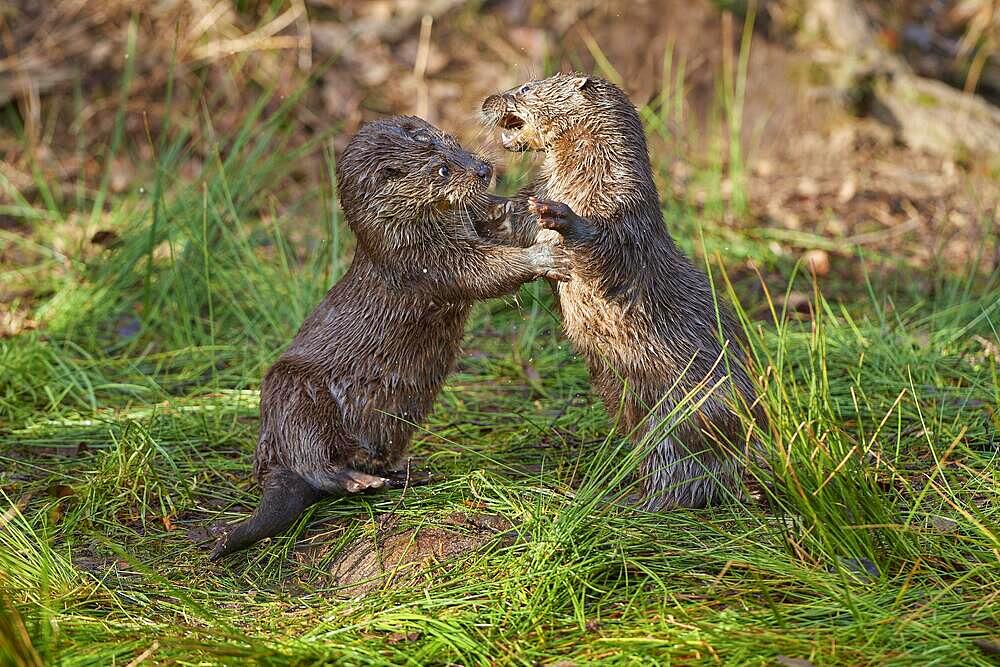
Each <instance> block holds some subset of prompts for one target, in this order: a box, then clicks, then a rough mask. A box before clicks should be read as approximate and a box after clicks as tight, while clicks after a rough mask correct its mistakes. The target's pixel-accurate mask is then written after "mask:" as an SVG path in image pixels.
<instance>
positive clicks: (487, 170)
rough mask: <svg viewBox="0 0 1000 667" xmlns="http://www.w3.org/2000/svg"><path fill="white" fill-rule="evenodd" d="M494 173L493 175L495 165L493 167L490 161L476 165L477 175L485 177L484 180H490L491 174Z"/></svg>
mask: <svg viewBox="0 0 1000 667" xmlns="http://www.w3.org/2000/svg"><path fill="white" fill-rule="evenodd" d="M492 175H493V167H491V166H490V165H489V164H488V163H486V162H480V163H479V165H478V166H476V176H478V177H479V178H481V179H483V180H484V181H488V180H490V176H492Z"/></svg>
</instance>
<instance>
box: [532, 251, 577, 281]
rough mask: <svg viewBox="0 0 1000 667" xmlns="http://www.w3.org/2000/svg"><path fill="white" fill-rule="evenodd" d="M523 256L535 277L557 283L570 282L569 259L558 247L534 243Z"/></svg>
mask: <svg viewBox="0 0 1000 667" xmlns="http://www.w3.org/2000/svg"><path fill="white" fill-rule="evenodd" d="M525 254H526V255H527V257H528V262H529V263H530V264H531V268H532V270H533V271H534V272H535V275H536V276H538V277H540V278H548V279H549V280H558V281H559V282H568V281H569V280H570V277H571V276H570V259H569V257H568V256H567V255H566V253H565V252H563V251H562V249H560V248H559V247H558V246H553V245H549V244H546V243H536V244H535V245H533V246H531V247H530V248H527V249H526V250H525Z"/></svg>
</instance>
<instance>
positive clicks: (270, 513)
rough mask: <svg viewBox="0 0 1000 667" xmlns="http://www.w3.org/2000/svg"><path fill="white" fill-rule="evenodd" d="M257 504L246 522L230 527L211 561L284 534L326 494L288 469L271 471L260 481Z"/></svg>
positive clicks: (213, 553)
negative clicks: (259, 498) (307, 509)
mask: <svg viewBox="0 0 1000 667" xmlns="http://www.w3.org/2000/svg"><path fill="white" fill-rule="evenodd" d="M261 494H262V497H261V501H260V505H258V506H257V509H256V510H254V513H253V514H252V515H251V516H250V518H249V519H247V520H246V521H244V522H242V523H238V524H236V525H234V526H231V527H230V528H229V529H228V530H227V531H226V534H224V535H223V536H222V537H221V538H220V539H219V541H218V542H217V543H216V545H215V548H214V549H213V550H212V555H211V556H210V557H209V558H210V560H212V561H217V560H219V559H220V558H223V557H225V556H228V555H229V554H232V553H235V552H237V551H241V550H243V549H246V548H247V547H249V546H251V545H253V544H255V543H257V542H259V541H261V540H262V539H264V538H265V537H273V536H275V535H279V534H281V533H283V532H285V531H286V530H288V528H289V527H291V525H292V524H293V523H295V520H296V519H298V518H299V516H300V515H301V514H302V512H304V511H305V510H306V508H307V507H309V506H310V505H312V504H314V503H316V502H317V501H319V500H320V499H322V498H323V497H324V496H325V495H326V494H325V493H323V492H322V491H320V490H319V489H317V488H316V487H314V486H313V485H312V484H310V483H309V482H307V481H306V480H305V479H303V478H302V477H300V476H299V475H298V474H296V473H295V472H293V471H292V470H289V469H288V468H274V469H271V470H269V471H268V473H267V475H266V477H265V478H264V479H263V480H261Z"/></svg>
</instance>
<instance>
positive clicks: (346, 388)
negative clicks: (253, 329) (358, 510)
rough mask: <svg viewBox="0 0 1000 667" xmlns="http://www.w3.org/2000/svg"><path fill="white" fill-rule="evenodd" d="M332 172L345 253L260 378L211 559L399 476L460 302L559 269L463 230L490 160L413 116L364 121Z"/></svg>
mask: <svg viewBox="0 0 1000 667" xmlns="http://www.w3.org/2000/svg"><path fill="white" fill-rule="evenodd" d="M337 172H338V173H337V175H338V190H339V194H340V203H341V206H342V207H343V210H344V215H345V218H346V219H347V222H348V224H349V225H350V227H351V229H352V230H353V232H354V234H355V236H356V237H357V249H356V250H355V254H354V259H353V261H352V263H351V266H350V268H349V269H348V271H347V273H346V274H345V275H344V277H343V278H342V279H341V280H340V281H339V282H337V283H336V284H335V285H334V286H333V287H332V288H331V289H330V291H329V292H327V294H326V297H325V298H324V299H323V301H322V303H320V304H319V306H317V307H316V309H315V310H314V311H313V312H312V314H310V315H309V317H308V318H307V319H306V321H305V322H304V323H303V325H302V328H301V329H299V332H298V334H297V335H296V336H295V339H294V340H293V341H292V344H291V345H290V346H289V347H288V349H287V350H286V351H285V352H284V354H282V355H281V357H280V358H279V359H278V361H277V362H276V363H275V364H274V365H273V366H272V367H271V369H270V370H269V371H268V372H267V375H266V376H265V377H264V381H263V384H262V385H261V403H260V437H259V440H258V443H257V449H256V452H255V454H254V476H255V477H256V479H257V481H258V483H259V485H260V487H261V490H262V499H261V503H260V506H259V507H258V508H257V509H256V511H254V513H253V515H252V516H251V517H250V518H249V519H248V520H246V521H244V522H243V523H240V524H238V525H236V526H234V527H232V528H231V529H230V530H229V531H228V532H227V534H226V535H224V536H223V537H222V538H221V539H220V540H219V542H218V543H217V545H216V547H215V550H214V551H213V552H212V559H213V560H217V559H219V558H221V557H223V556H225V555H226V554H229V553H232V552H234V551H237V550H240V549H244V548H246V547H248V546H250V545H251V544H253V543H255V542H257V541H258V540H261V539H263V538H265V537H269V536H272V535H277V534H278V533H281V532H283V531H285V530H286V529H287V528H288V527H289V526H290V525H291V524H292V523H293V522H294V521H295V520H296V519H297V518H298V517H299V515H300V514H301V513H302V512H303V510H305V508H307V507H308V506H309V505H311V504H313V503H315V502H316V501H318V500H320V499H321V498H323V497H324V496H330V495H345V494H355V493H359V492H363V491H369V490H374V489H382V488H391V487H396V486H400V485H402V484H404V483H406V481H407V479H406V477H407V475H406V474H405V472H402V471H400V469H399V468H400V464H401V459H402V457H403V455H404V454H405V452H406V448H407V445H408V444H409V442H410V437H411V436H412V434H413V431H414V429H415V428H416V426H417V425H419V424H420V423H421V422H422V421H423V420H424V417H425V416H426V415H427V413H428V411H429V410H430V408H431V406H432V404H433V402H434V399H435V397H436V396H437V394H438V392H439V391H440V389H441V386H442V384H443V383H444V380H445V377H446V376H447V375H448V373H449V371H450V370H451V369H452V366H453V364H454V362H455V359H456V357H457V355H458V353H459V345H460V343H461V340H462V336H463V333H464V329H465V322H466V319H467V316H468V314H469V309H470V307H471V306H472V303H473V302H474V301H475V300H477V299H488V298H491V297H497V296H501V295H503V294H508V293H510V292H513V291H514V290H515V289H517V288H518V286H520V285H521V284H522V283H524V282H527V281H530V280H533V279H535V278H538V277H541V276H545V277H549V278H555V279H566V278H567V275H566V274H565V272H564V271H562V270H561V269H560V264H559V260H558V259H557V258H556V257H554V255H553V251H552V247H551V246H548V245H533V246H531V247H529V248H518V247H513V246H505V245H500V244H497V243H490V242H486V241H484V240H483V239H481V238H480V237H479V236H477V235H476V232H475V231H474V225H476V224H479V223H489V222H490V221H489V220H488V219H487V217H488V215H490V213H491V212H492V211H494V210H495V209H496V208H497V200H496V198H493V197H492V196H491V195H489V194H488V193H487V187H488V185H489V182H490V179H491V176H492V167H491V165H490V164H489V163H487V162H485V161H483V160H482V159H480V158H478V157H476V156H474V155H472V154H470V153H468V152H467V151H465V150H464V149H462V147H461V146H459V144H458V142H456V141H455V140H454V139H453V138H452V137H450V136H449V135H447V134H444V133H443V132H441V131H440V130H438V129H436V128H435V127H433V126H431V125H429V124H427V123H426V122H424V121H423V120H421V119H419V118H413V117H395V118H388V119H384V120H379V121H375V122H372V123H369V124H367V125H365V126H364V127H362V128H361V130H360V131H359V132H358V133H357V135H355V136H354V138H353V139H351V141H350V143H349V144H348V146H347V147H346V149H345V150H344V154H343V156H342V158H341V160H340V162H339V164H338V166H337ZM411 483H412V481H411Z"/></svg>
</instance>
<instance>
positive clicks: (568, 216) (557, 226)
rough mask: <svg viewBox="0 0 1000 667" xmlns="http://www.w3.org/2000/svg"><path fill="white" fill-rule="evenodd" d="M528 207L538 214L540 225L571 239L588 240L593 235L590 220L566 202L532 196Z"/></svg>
mask: <svg viewBox="0 0 1000 667" xmlns="http://www.w3.org/2000/svg"><path fill="white" fill-rule="evenodd" d="M528 208H529V209H530V210H531V212H532V213H534V214H535V215H536V216H538V226H539V227H541V228H542V229H551V230H553V231H556V232H558V233H559V234H560V235H561V236H562V237H563V238H565V239H566V240H570V241H586V240H588V239H589V238H590V237H591V235H592V234H591V230H590V225H589V222H588V221H587V220H586V219H585V218H581V217H580V216H578V215H577V214H576V213H574V212H573V209H571V208H570V207H569V206H567V205H566V204H563V203H562V202H555V201H543V200H539V199H535V198H534V197H530V198H529V199H528Z"/></svg>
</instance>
